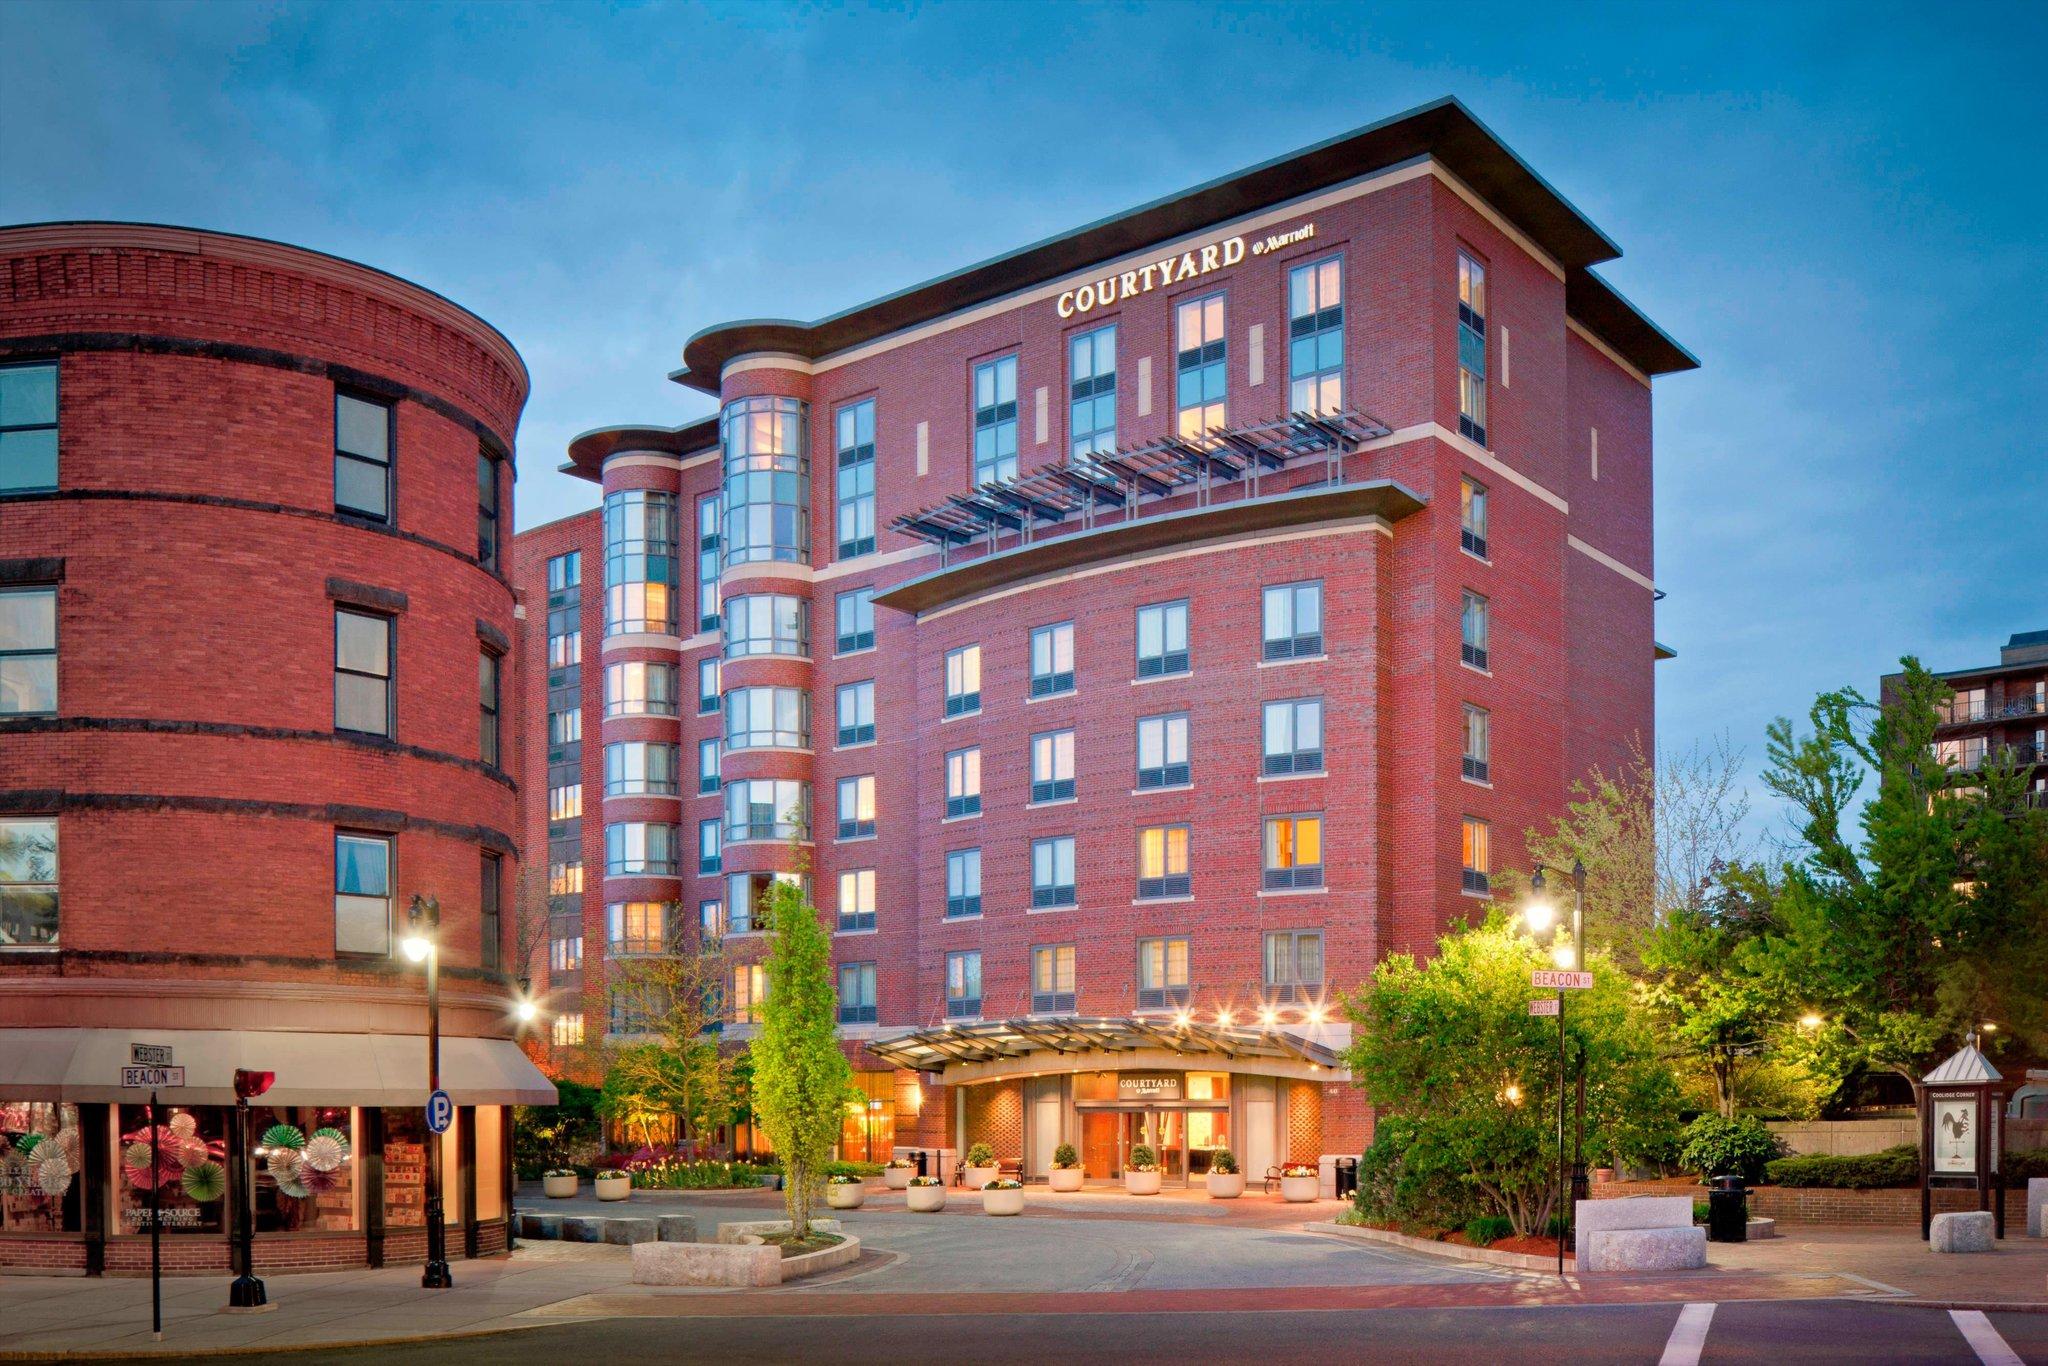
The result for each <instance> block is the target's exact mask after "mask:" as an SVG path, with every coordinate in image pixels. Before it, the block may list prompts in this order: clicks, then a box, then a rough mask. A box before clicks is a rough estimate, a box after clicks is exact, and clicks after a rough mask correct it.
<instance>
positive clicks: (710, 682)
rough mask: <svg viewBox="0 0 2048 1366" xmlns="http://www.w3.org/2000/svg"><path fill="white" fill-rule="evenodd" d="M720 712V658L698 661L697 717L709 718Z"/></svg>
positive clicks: (714, 657)
mask: <svg viewBox="0 0 2048 1366" xmlns="http://www.w3.org/2000/svg"><path fill="white" fill-rule="evenodd" d="M717 710H718V658H717V656H715V655H714V656H712V657H710V658H708V659H700V660H698V661H697V715H699V716H709V715H711V714H712V713H713V712H715V711H717Z"/></svg>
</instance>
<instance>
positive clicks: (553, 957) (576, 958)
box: [548, 920, 583, 976]
mask: <svg viewBox="0 0 2048 1366" xmlns="http://www.w3.org/2000/svg"><path fill="white" fill-rule="evenodd" d="M581 971H583V931H582V929H581V927H579V926H578V925H577V924H576V922H575V921H574V920H564V921H563V922H561V923H558V924H555V925H551V926H550V927H549V933H548V973H549V975H551V976H553V975H558V974H562V973H570V972H581Z"/></svg>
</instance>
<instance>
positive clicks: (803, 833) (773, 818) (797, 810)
mask: <svg viewBox="0 0 2048 1366" xmlns="http://www.w3.org/2000/svg"><path fill="white" fill-rule="evenodd" d="M810 837H811V785H810V784H809V783H806V782H800V781H798V780H797V779H794V778H741V779H736V780H734V781H732V782H728V783H727V784H726V785H725V838H726V842H727V843H736V842H738V841H740V840H786V839H809V838H810Z"/></svg>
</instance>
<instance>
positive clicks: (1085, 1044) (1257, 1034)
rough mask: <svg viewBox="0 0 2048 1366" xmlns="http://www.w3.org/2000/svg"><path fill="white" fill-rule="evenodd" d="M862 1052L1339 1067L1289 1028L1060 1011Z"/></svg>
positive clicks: (943, 1029)
mask: <svg viewBox="0 0 2048 1366" xmlns="http://www.w3.org/2000/svg"><path fill="white" fill-rule="evenodd" d="M867 1050H868V1052H870V1053H872V1054H874V1055H875V1056H876V1057H878V1058H880V1059H882V1060H883V1061H884V1062H888V1063H892V1064H894V1065H895V1066H898V1067H907V1068H911V1069H914V1070H916V1071H920V1072H938V1071H943V1070H944V1068H945V1066H946V1064H947V1063H984V1062H995V1061H998V1060H1001V1059H1005V1058H1023V1057H1029V1056H1030V1055H1032V1054H1034V1053H1057V1054H1067V1053H1131V1052H1139V1051H1142V1050H1163V1051H1165V1052H1168V1053H1178V1054H1183V1055H1186V1056H1188V1057H1190V1058H1200V1057H1220V1058H1282V1059H1287V1060H1290V1061H1296V1062H1307V1063H1315V1064H1317V1065H1319V1066H1323V1067H1342V1066H1343V1059H1342V1058H1341V1057H1339V1056H1338V1054H1337V1052H1336V1051H1335V1050H1334V1049H1332V1048H1330V1047H1328V1046H1327V1045H1324V1044H1321V1043H1318V1042H1316V1041H1315V1040H1313V1039H1309V1038H1305V1037H1303V1036H1302V1035H1299V1034H1293V1033H1289V1032H1288V1031H1286V1030H1284V1029H1264V1028H1259V1027H1256V1026H1248V1025H1209V1024H1197V1023H1194V1022H1193V1021H1190V1022H1189V1023H1187V1024H1180V1023H1177V1022H1175V1021H1173V1020H1170V1019H1160V1020H1151V1019H1146V1018H1144V1017H1142V1016H1134V1017H1129V1018H1113V1017H1100V1018H1088V1017H1082V1016H1062V1017H1058V1018H1051V1019H1041V1018H1039V1017H1036V1016H1033V1017H1030V1018H1026V1019H1021V1020H985V1021H981V1022H978V1023H975V1024H956V1025H940V1026H938V1027H936V1028H932V1029H919V1030H914V1031H912V1032H911V1033H908V1034H899V1035H897V1036H896V1037H894V1038H890V1039H871V1040H869V1041H868V1045H867Z"/></svg>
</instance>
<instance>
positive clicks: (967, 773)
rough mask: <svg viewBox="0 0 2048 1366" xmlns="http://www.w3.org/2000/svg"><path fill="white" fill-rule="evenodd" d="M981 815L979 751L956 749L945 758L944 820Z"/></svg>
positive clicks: (975, 749)
mask: <svg viewBox="0 0 2048 1366" xmlns="http://www.w3.org/2000/svg"><path fill="white" fill-rule="evenodd" d="M980 814H981V750H980V748H979V747H976V748H973V749H956V750H954V751H952V752H951V753H949V754H948V755H947V756H946V818H947V819H948V820H951V819H952V818H954V817H955V816H978V815H980Z"/></svg>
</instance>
